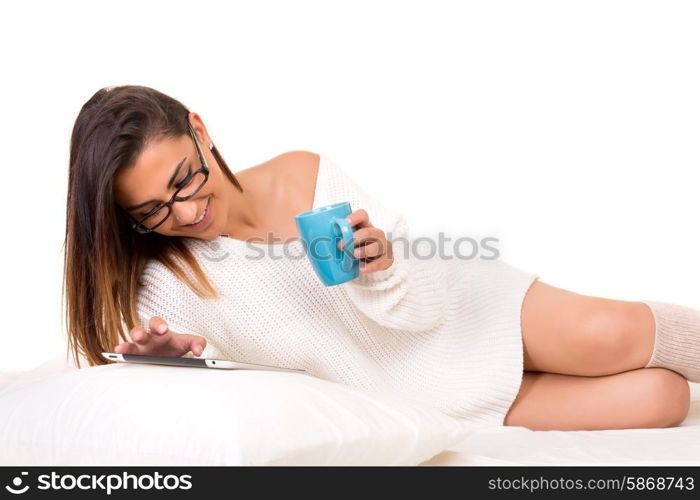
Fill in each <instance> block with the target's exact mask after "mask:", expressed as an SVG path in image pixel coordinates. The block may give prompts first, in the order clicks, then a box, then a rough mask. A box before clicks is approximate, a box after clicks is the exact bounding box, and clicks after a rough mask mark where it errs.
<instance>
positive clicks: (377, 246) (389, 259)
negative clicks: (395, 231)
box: [338, 208, 394, 274]
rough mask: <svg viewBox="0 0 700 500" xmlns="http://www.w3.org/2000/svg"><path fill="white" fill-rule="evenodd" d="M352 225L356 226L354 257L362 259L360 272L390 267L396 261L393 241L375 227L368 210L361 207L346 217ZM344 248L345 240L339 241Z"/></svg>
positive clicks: (370, 271) (339, 247)
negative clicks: (392, 245)
mask: <svg viewBox="0 0 700 500" xmlns="http://www.w3.org/2000/svg"><path fill="white" fill-rule="evenodd" d="M346 219H347V220H348V222H349V223H350V225H351V226H353V227H356V229H355V232H354V235H353V236H354V237H353V244H354V250H353V257H356V258H358V259H360V273H363V274H367V273H373V272H375V271H383V270H385V269H388V268H389V267H390V266H391V264H393V262H394V253H393V249H392V248H391V242H390V241H389V240H387V238H386V235H385V234H384V231H382V230H381V229H379V228H378V227H374V226H373V225H372V223H371V222H370V221H369V215H367V212H366V211H365V210H364V209H362V208H360V209H359V210H355V211H354V212H352V213H351V214H350V215H348V216H347V217H346ZM338 249H340V250H343V241H342V240H341V241H340V243H338Z"/></svg>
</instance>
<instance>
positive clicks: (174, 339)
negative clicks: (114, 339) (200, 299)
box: [114, 316, 207, 357]
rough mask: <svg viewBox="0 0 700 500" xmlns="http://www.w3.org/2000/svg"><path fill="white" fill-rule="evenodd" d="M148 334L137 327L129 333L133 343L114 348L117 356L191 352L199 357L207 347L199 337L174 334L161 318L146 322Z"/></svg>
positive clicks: (173, 354)
mask: <svg viewBox="0 0 700 500" xmlns="http://www.w3.org/2000/svg"><path fill="white" fill-rule="evenodd" d="M148 328H149V330H150V331H149V332H147V331H145V330H144V329H143V328H141V327H140V326H137V327H135V328H133V329H132V330H131V332H129V334H130V335H131V338H132V339H133V340H134V342H122V343H121V344H119V345H117V346H116V347H115V348H114V352H116V353H118V354H147V355H153V356H178V357H179V356H182V355H184V354H187V353H188V352H190V351H192V354H194V355H195V356H199V355H200V354H202V351H203V350H204V348H205V347H206V345H207V339H205V338H204V337H202V336H200V335H192V334H189V333H176V332H173V331H172V330H170V328H168V324H167V323H166V322H165V320H163V319H162V318H159V317H158V316H153V317H152V318H151V320H150V321H149V322H148Z"/></svg>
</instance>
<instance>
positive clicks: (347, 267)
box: [331, 217, 355, 273]
mask: <svg viewBox="0 0 700 500" xmlns="http://www.w3.org/2000/svg"><path fill="white" fill-rule="evenodd" d="M331 224H336V225H337V226H338V227H339V228H340V233H341V235H342V237H343V258H342V261H341V263H340V265H341V268H342V269H343V271H345V272H346V273H347V272H350V271H351V270H352V265H353V263H354V259H355V258H354V257H353V256H352V252H353V251H354V250H355V243H354V241H353V239H354V235H353V233H354V231H353V229H352V226H351V225H350V223H349V222H348V220H347V219H346V218H345V217H333V218H332V219H331Z"/></svg>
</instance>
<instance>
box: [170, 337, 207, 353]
mask: <svg viewBox="0 0 700 500" xmlns="http://www.w3.org/2000/svg"><path fill="white" fill-rule="evenodd" d="M176 342H177V344H178V346H179V348H180V349H181V350H182V351H183V352H189V351H192V354H194V355H195V356H200V355H201V354H202V352H203V351H204V348H205V347H206V346H207V339H205V338H204V337H202V336H200V335H191V334H189V333H181V334H178V335H177V337H176Z"/></svg>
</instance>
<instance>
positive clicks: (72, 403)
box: [0, 363, 466, 465]
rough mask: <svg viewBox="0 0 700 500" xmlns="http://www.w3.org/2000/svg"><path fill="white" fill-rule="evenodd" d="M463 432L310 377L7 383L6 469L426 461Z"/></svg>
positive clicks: (223, 374) (406, 407)
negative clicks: (23, 467)
mask: <svg viewBox="0 0 700 500" xmlns="http://www.w3.org/2000/svg"><path fill="white" fill-rule="evenodd" d="M465 430H466V428H465V427H463V425H461V424H460V422H459V421H458V420H456V419H453V418H451V417H449V416H447V415H445V414H443V413H440V412H439V411H437V410H433V409H430V408H425V407H422V406H418V405H411V404H408V403H405V402H403V401H398V400H394V399H391V398H385V397H381V398H380V397H377V396H374V395H368V394H367V393H364V392H362V391H360V390H357V389H354V388H351V387H348V386H345V385H341V384H338V383H333V382H329V381H326V380H323V379H319V378H315V377H312V376H311V375H308V374H304V373H288V372H275V371H260V370H245V371H243V370H213V369H205V368H188V367H169V366H156V365H131V364H126V363H119V364H110V365H103V366H96V367H90V368H87V367H86V368H82V369H80V370H74V371H69V372H62V373H58V374H55V375H54V374H52V375H45V376H44V377H43V378H42V377H28V378H27V380H20V381H18V382H15V383H13V384H11V385H10V386H8V387H6V388H5V389H4V390H0V450H2V451H1V452H0V465H340V464H349V465H416V464H418V463H420V462H423V461H425V460H428V459H429V458H431V457H433V456H434V455H436V454H438V453H440V452H441V451H443V450H444V449H445V448H447V447H448V446H449V445H450V444H452V443H455V442H458V441H460V440H461V439H463V438H464V437H465V434H464V431H465Z"/></svg>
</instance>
